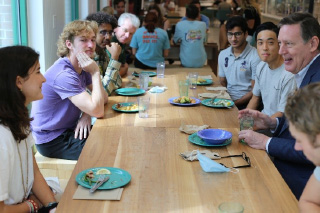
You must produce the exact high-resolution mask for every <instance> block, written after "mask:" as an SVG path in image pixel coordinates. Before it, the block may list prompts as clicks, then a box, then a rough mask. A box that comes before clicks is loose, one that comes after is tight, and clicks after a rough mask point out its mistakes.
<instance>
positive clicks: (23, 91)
mask: <svg viewBox="0 0 320 213" xmlns="http://www.w3.org/2000/svg"><path fill="white" fill-rule="evenodd" d="M0 58H1V60H0V85H1V87H0V92H1V94H2V95H1V96H0V137H1V141H0V153H1V154H0V162H1V164H0V172H1V178H0V212H2V213H6V212H15V213H19V212H36V210H37V209H41V210H44V209H46V210H49V209H51V207H52V208H55V207H56V206H57V203H56V200H55V198H54V195H53V193H52V191H51V190H50V188H49V186H48V185H47V183H46V181H45V180H44V178H43V176H42V174H41V172H40V170H39V168H38V165H37V163H36V161H35V158H34V155H33V152H32V146H33V144H34V140H33V138H32V135H31V134H30V120H32V119H30V117H29V113H28V109H27V106H28V104H29V103H31V102H32V101H35V100H39V99H41V98H43V95H42V93H41V86H42V84H43V83H44V82H45V81H46V79H45V78H44V77H43V75H42V74H41V72H40V64H39V54H38V53H36V52H35V51H34V50H33V49H31V48H30V47H24V46H11V47H4V48H0ZM43 206H45V207H43ZM50 206H51V207H50ZM32 210H34V211H32Z"/></svg>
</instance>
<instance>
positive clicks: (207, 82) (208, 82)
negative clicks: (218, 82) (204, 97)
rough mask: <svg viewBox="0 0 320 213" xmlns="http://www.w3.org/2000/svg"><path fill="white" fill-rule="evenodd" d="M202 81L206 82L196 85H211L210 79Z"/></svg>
mask: <svg viewBox="0 0 320 213" xmlns="http://www.w3.org/2000/svg"><path fill="white" fill-rule="evenodd" d="M204 80H206V82H201V83H197V85H198V86H202V85H210V84H212V83H213V81H212V80H211V79H204Z"/></svg>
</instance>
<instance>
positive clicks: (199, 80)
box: [197, 78, 207, 84]
mask: <svg viewBox="0 0 320 213" xmlns="http://www.w3.org/2000/svg"><path fill="white" fill-rule="evenodd" d="M206 82H207V80H206V79H203V78H198V81H197V83H198V84H201V83H206Z"/></svg>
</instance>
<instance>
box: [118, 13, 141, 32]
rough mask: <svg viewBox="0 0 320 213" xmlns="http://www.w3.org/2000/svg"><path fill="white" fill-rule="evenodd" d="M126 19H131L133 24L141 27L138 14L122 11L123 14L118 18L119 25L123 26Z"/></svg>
mask: <svg viewBox="0 0 320 213" xmlns="http://www.w3.org/2000/svg"><path fill="white" fill-rule="evenodd" d="M126 19H129V20H130V21H131V23H132V25H133V26H134V27H135V28H136V29H138V28H139V27H140V20H139V18H138V17H137V16H136V15H134V14H131V13H122V14H121V16H120V17H119V19H118V25H119V26H121V25H122V24H123V23H124V21H125V20H126Z"/></svg>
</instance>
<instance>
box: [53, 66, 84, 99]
mask: <svg viewBox="0 0 320 213" xmlns="http://www.w3.org/2000/svg"><path fill="white" fill-rule="evenodd" d="M85 79H86V76H85ZM83 84H85V86H87V85H86V82H82V81H81V78H80V75H78V73H76V72H75V71H73V70H65V71H64V72H61V73H59V75H57V76H56V79H55V80H54V83H53V88H54V90H55V92H56V93H57V94H58V95H59V96H60V97H61V99H66V98H68V97H72V96H74V95H78V94H80V93H82V92H84V91H85V89H84V87H83V86H82V85H83Z"/></svg>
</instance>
